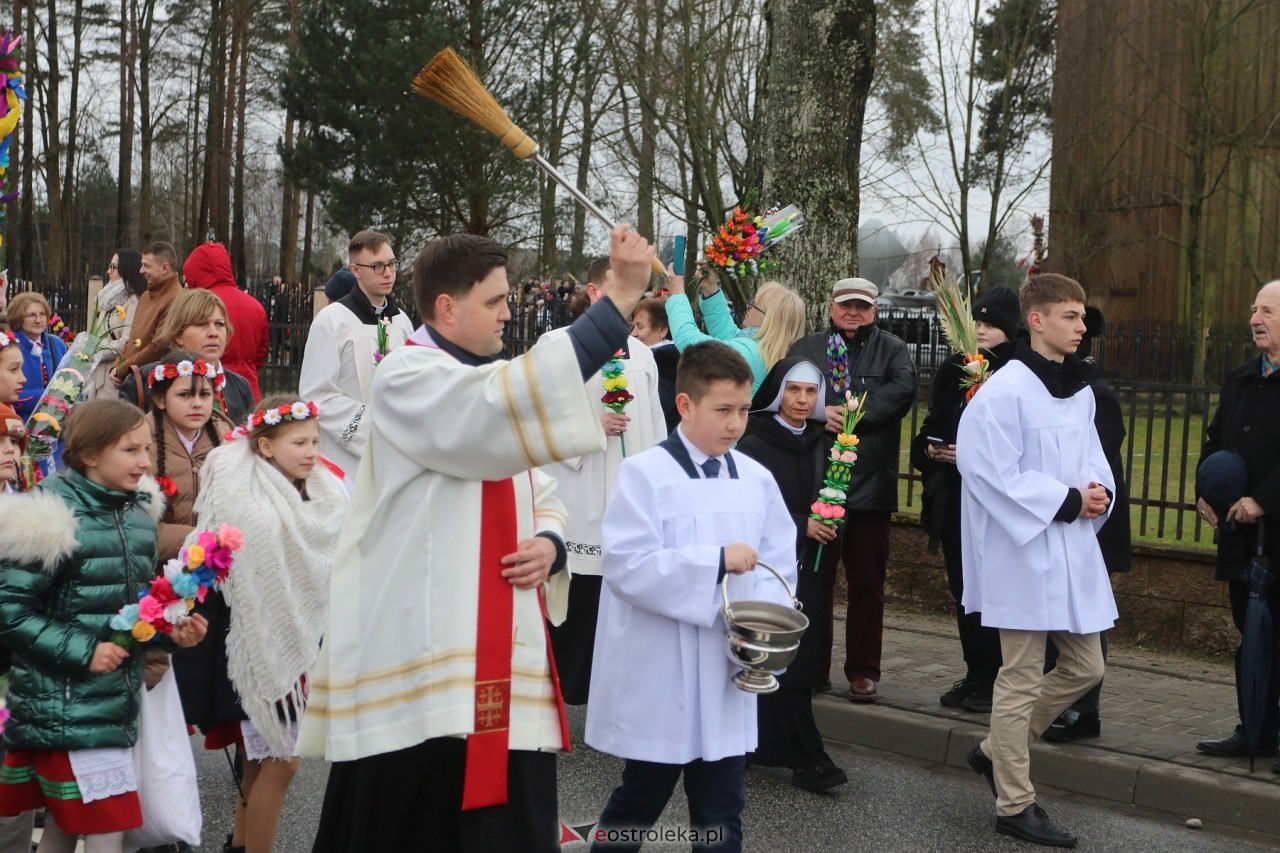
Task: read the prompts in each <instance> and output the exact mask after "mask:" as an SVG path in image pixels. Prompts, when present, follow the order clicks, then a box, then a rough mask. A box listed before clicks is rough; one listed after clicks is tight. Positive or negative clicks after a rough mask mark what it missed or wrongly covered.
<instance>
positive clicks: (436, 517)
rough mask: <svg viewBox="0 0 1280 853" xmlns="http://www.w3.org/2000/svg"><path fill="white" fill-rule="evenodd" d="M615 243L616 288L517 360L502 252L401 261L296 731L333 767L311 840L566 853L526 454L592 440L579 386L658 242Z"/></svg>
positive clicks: (617, 335)
mask: <svg viewBox="0 0 1280 853" xmlns="http://www.w3.org/2000/svg"><path fill="white" fill-rule="evenodd" d="M610 242H611V257H612V259H613V260H612V263H613V269H614V273H615V285H614V288H613V291H612V292H611V293H610V295H609V297H607V298H605V299H602V300H600V301H599V302H598V303H596V304H595V305H593V306H592V307H591V308H590V309H589V310H588V311H587V312H586V313H585V314H583V315H582V316H581V317H580V318H578V320H577V321H576V322H575V323H574V324H573V327H572V328H571V329H570V331H569V333H568V334H565V335H563V336H561V337H559V338H558V339H557V340H555V341H552V342H549V343H548V344H547V345H545V346H537V347H535V348H534V349H533V350H532V351H531V352H529V353H527V354H525V355H522V356H520V357H519V358H515V359H512V360H510V361H503V360H501V359H500V358H499V354H500V352H501V350H502V333H503V327H504V325H505V323H506V321H507V320H509V319H510V317H511V312H510V311H509V310H508V308H507V304H508V303H507V299H508V284H507V271H506V260H507V258H506V252H505V251H504V250H503V248H502V247H501V246H500V245H498V244H497V243H495V242H494V241H492V240H489V239H487V238H483V237H476V236H473V235H468V234H458V235H452V236H446V237H438V238H436V239H435V240H432V241H431V242H430V243H428V244H427V246H426V247H425V248H424V249H423V250H422V252H421V253H419V255H418V258H417V260H416V261H415V263H414V269H413V289H414V296H415V297H416V299H417V303H418V309H419V311H420V312H421V314H422V317H423V321H424V323H423V325H422V326H421V327H420V328H418V330H417V331H415V332H414V333H413V334H412V335H411V336H410V337H409V340H408V342H407V343H406V345H405V346H403V347H400V348H398V349H396V350H394V351H392V352H391V353H390V354H389V355H388V356H387V357H386V358H385V359H383V360H382V361H381V363H379V365H378V367H377V370H376V371H375V373H374V380H373V395H372V401H371V404H370V407H371V408H370V411H371V413H372V415H373V417H372V418H371V420H370V434H369V441H368V444H367V445H366V447H365V451H364V458H363V460H362V462H361V465H360V468H359V472H358V473H357V475H356V481H355V487H354V491H353V494H352V497H351V507H350V511H349V514H348V515H347V519H346V523H345V525H344V527H343V530H342V535H341V537H340V539H339V543H338V550H337V555H336V557H335V560H334V568H333V576H332V582H331V585H330V597H329V600H330V612H329V626H328V630H327V632H326V634H325V642H324V646H323V648H322V649H321V657H320V660H319V663H318V666H317V672H316V673H315V678H314V679H313V681H312V685H311V699H310V702H309V703H308V705H307V709H306V713H305V716H304V718H303V724H302V732H301V735H300V737H299V744H298V748H299V752H300V753H302V754H316V753H322V754H323V755H324V756H325V757H326V758H328V759H329V760H330V761H332V762H333V767H332V769H331V771H330V774H329V784H328V788H327V789H326V791H325V800H324V806H323V808H322V810H321V814H320V825H319V829H318V831H317V835H316V840H315V845H314V847H313V848H312V849H313V851H314V853H339V851H342V853H347V852H348V851H356V850H362V851H363V850H377V851H384V850H385V851H402V850H403V851H408V850H450V851H472V850H511V849H519V850H521V851H545V853H553V851H557V850H558V849H559V839H560V832H559V822H558V820H557V807H556V753H557V752H559V751H561V750H567V749H569V735H568V725H567V722H566V720H565V716H564V705H563V703H562V702H561V700H560V693H559V690H558V687H557V683H556V679H555V669H554V661H553V660H552V659H551V656H550V650H549V648H548V643H547V638H546V628H545V620H544V608H543V606H542V602H543V595H544V593H545V594H546V596H547V598H548V599H550V598H552V597H553V594H554V593H555V592H556V590H555V587H557V586H562V585H563V583H564V581H566V580H567V578H566V575H567V573H566V572H564V571H562V569H563V567H564V564H565V546H564V542H563V539H562V538H561V537H562V536H563V535H564V534H563V531H564V520H565V519H564V509H563V506H562V505H561V503H560V502H559V501H558V500H556V498H555V496H554V495H553V494H552V492H553V490H554V489H555V482H554V481H553V480H552V479H551V478H550V477H547V476H546V475H544V474H542V473H541V472H540V471H538V470H536V469H537V467H538V466H540V465H545V464H547V463H549V462H553V461H556V460H559V459H564V458H566V457H569V456H576V455H580V454H587V453H598V452H600V451H602V450H604V446H605V438H604V433H603V432H602V431H601V428H600V419H599V417H598V415H597V413H596V401H595V400H594V399H592V398H591V397H590V396H589V395H588V394H587V391H586V389H585V387H584V385H583V381H584V379H585V378H586V377H589V376H591V375H593V374H595V373H596V371H598V370H599V369H600V367H601V366H602V365H603V364H604V363H605V361H607V360H608V359H609V358H610V357H611V356H612V355H613V353H615V352H617V350H618V347H620V346H621V345H622V343H623V341H624V340H626V337H627V326H628V324H627V321H626V320H625V319H624V317H629V316H630V315H631V312H632V310H633V309H634V308H635V305H636V303H637V302H638V301H639V298H640V296H641V295H642V294H643V292H644V289H645V286H646V285H647V283H648V280H649V266H650V264H651V263H652V262H653V256H654V250H653V248H652V247H651V246H650V245H649V244H648V243H647V242H646V241H645V240H644V238H642V237H639V236H637V235H635V234H632V233H630V232H629V231H628V230H627V228H626V226H618V227H617V228H615V229H613V231H612V232H611V233H610ZM549 579H550V580H549ZM561 613H563V611H561Z"/></svg>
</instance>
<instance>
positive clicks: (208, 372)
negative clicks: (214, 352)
mask: <svg viewBox="0 0 1280 853" xmlns="http://www.w3.org/2000/svg"><path fill="white" fill-rule="evenodd" d="M218 372H219V371H218V369H217V368H216V367H214V366H213V365H212V364H210V363H209V362H207V361H205V360H204V359H203V358H197V359H196V360H195V361H187V360H186V359H183V360H182V361H180V362H178V363H177V364H157V365H156V366H155V367H154V368H152V370H151V373H150V374H149V375H148V376H147V387H148V388H154V387H155V384H156V383H157V382H169V381H172V380H174V379H179V378H181V377H185V376H203V377H205V378H206V379H208V380H209V381H210V382H212V381H213V380H214V377H215V376H217V374H218Z"/></svg>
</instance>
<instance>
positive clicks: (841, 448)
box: [809, 391, 867, 572]
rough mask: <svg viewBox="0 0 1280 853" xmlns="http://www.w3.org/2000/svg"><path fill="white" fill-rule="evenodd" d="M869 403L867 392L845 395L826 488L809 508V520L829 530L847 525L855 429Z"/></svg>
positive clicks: (816, 561)
mask: <svg viewBox="0 0 1280 853" xmlns="http://www.w3.org/2000/svg"><path fill="white" fill-rule="evenodd" d="M866 402H867V392H866V391H863V392H862V396H861V397H856V396H854V393H853V392H852V391H845V392H844V404H843V405H842V406H841V407H840V408H841V410H842V414H843V421H842V423H841V429H840V432H839V434H837V435H836V441H835V444H833V445H832V446H831V460H830V461H829V462H828V463H827V475H826V477H824V478H823V480H822V488H821V489H819V490H818V499H817V500H816V501H814V502H813V503H812V504H811V505H810V506H809V513H810V514H809V517H810V518H812V519H813V520H814V521H817V522H820V523H822V524H825V525H827V526H828V527H839V526H840V525H841V524H842V523H844V516H845V509H844V504H845V501H846V500H847V499H848V496H849V480H850V478H851V476H852V471H853V463H855V462H857V461H858V435H857V433H855V432H854V430H856V429H857V428H858V423H859V422H860V421H861V420H862V416H863V414H864V412H863V405H864V404H865V403H866ZM825 544H826V543H823V544H822V545H819V546H818V555H817V557H816V558H815V559H814V562H813V570H814V571H815V572H816V571H818V567H819V566H820V565H821V564H822V549H823V547H824V546H825Z"/></svg>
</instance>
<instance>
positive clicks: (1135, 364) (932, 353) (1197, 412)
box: [8, 281, 1255, 545]
mask: <svg viewBox="0 0 1280 853" xmlns="http://www.w3.org/2000/svg"><path fill="white" fill-rule="evenodd" d="M406 284H407V282H403V281H402V282H401V285H400V286H398V287H397V291H396V295H397V298H398V299H399V301H400V303H401V305H402V306H403V307H404V308H405V309H406V310H407V311H408V312H409V313H410V316H411V318H412V319H413V322H414V323H415V325H416V324H417V323H418V321H419V318H418V316H417V311H416V310H415V309H414V307H413V299H412V296H411V294H410V293H409V292H408V291H407V289H406V288H405V285H406ZM27 289H35V290H39V291H40V292H41V293H44V294H45V296H46V298H48V299H49V301H50V305H51V307H53V309H54V310H55V311H56V312H57V313H59V314H60V315H61V316H62V317H63V319H64V320H66V321H67V323H68V325H70V326H71V327H72V328H73V329H76V330H80V329H83V328H84V326H85V323H86V322H87V313H88V304H87V303H88V286H87V284H86V283H83V282H72V281H61V282H40V283H38V284H36V283H31V282H21V281H11V282H10V283H9V288H8V294H9V296H10V297H12V296H13V295H14V294H16V293H18V292H21V291H22V290H27ZM247 290H248V292H249V293H250V295H252V296H253V297H254V298H256V299H258V301H259V302H261V303H262V305H263V307H264V308H265V309H266V311H267V318H268V323H269V329H270V341H269V346H268V355H267V362H266V364H265V365H264V366H263V367H262V369H261V370H260V371H259V377H260V382H261V385H262V388H263V390H264V391H277V390H278V391H286V390H290V389H296V388H297V386H298V375H299V371H300V369H301V364H302V353H303V349H304V347H305V346H306V341H307V333H308V330H309V328H310V325H311V318H312V316H313V314H314V310H315V308H314V305H315V295H314V293H313V292H312V291H311V290H308V289H305V288H303V287H302V286H300V285H296V284H295V285H280V284H273V283H271V282H253V283H251V284H250V285H249V287H248V288H247ZM321 301H323V300H321ZM510 310H511V319H510V320H509V321H508V322H507V327H506V341H507V352H508V354H510V355H518V354H520V353H523V352H525V351H527V350H528V349H529V347H531V346H532V345H533V344H534V342H536V341H537V339H538V337H539V336H541V335H542V334H544V333H545V332H547V331H549V330H551V329H555V328H559V327H561V326H564V325H566V324H568V323H569V322H570V317H569V309H568V303H567V302H565V301H562V300H559V299H545V300H542V304H538V301H537V299H536V298H535V299H534V300H533V301H529V300H528V299H527V298H526V294H524V293H520V292H518V291H515V290H513V295H512V301H511V304H510ZM877 323H878V324H879V325H880V326H882V327H883V328H886V329H888V330H889V331H892V332H893V333H894V334H896V335H898V336H899V337H901V338H902V339H903V341H905V342H906V344H907V347H908V348H909V349H910V351H911V354H912V359H913V360H914V361H915V363H916V366H917V368H918V369H919V371H920V388H919V392H918V393H917V395H916V398H915V401H914V402H913V405H912V407H911V411H910V412H908V413H907V415H906V417H905V418H904V420H903V446H902V455H901V459H900V464H899V478H900V479H901V481H902V497H903V501H902V505H903V508H904V509H905V510H907V511H917V510H918V509H919V506H920V485H921V481H920V477H919V474H918V473H917V472H915V471H913V470H911V468H910V465H909V463H908V461H907V456H908V454H907V448H908V445H909V443H910V438H911V436H914V435H915V434H916V433H917V432H918V431H919V427H920V422H921V421H922V420H923V418H924V415H925V412H926V411H927V408H928V399H929V388H930V383H931V382H932V378H933V374H934V371H935V370H936V368H937V366H938V365H939V364H941V363H942V362H943V361H944V360H946V359H947V358H948V357H949V356H950V349H949V347H948V346H947V344H946V341H945V339H944V337H943V336H942V332H941V329H940V328H939V326H938V323H937V320H936V315H935V312H934V311H933V310H932V309H919V308H898V307H892V308H889V307H886V308H884V309H882V310H881V311H880V314H879V317H878V319H877ZM1198 342H1199V341H1198V338H1197V337H1196V336H1195V335H1193V334H1191V333H1190V332H1189V330H1187V329H1186V328H1185V327H1180V326H1177V325H1173V324H1159V323H1141V322H1135V323H1116V324H1112V325H1111V326H1110V327H1109V329H1108V331H1107V334H1106V335H1105V336H1103V337H1102V338H1099V339H1097V340H1096V341H1095V342H1094V348H1093V354H1094V357H1095V359H1096V361H1097V362H1098V364H1099V365H1100V366H1101V368H1102V369H1103V373H1104V375H1105V376H1106V377H1107V379H1108V381H1109V382H1110V383H1111V385H1112V387H1113V389H1114V390H1115V391H1116V393H1117V395H1118V396H1119V398H1120V403H1121V406H1122V408H1123V410H1124V413H1125V419H1126V431H1127V437H1126V441H1125V447H1124V461H1125V472H1126V477H1127V480H1128V483H1129V491H1130V498H1129V503H1130V506H1129V508H1128V509H1129V511H1130V517H1131V522H1132V529H1133V533H1134V535H1135V537H1136V538H1137V539H1139V540H1142V539H1147V540H1152V541H1162V542H1174V543H1182V544H1199V545H1208V544H1211V542H1212V532H1211V531H1210V530H1208V529H1207V528H1206V527H1205V526H1204V525H1203V523H1202V521H1201V520H1200V518H1199V516H1198V514H1197V513H1196V512H1195V491H1194V480H1195V470H1196V467H1197V465H1198V463H1199V459H1200V448H1201V446H1202V444H1203V441H1204V433H1205V429H1206V427H1207V425H1208V423H1209V419H1210V418H1211V417H1212V413H1213V411H1214V409H1215V408H1216V406H1217V398H1218V390H1219V389H1218V385H1217V384H1216V380H1217V378H1220V377H1223V376H1225V375H1226V373H1227V372H1228V371H1229V370H1230V369H1232V368H1234V367H1236V366H1237V365H1239V364H1242V363H1243V362H1245V361H1246V360H1247V359H1249V358H1251V357H1253V355H1254V354H1255V349H1254V344H1253V342H1252V339H1251V337H1250V336H1249V334H1248V330H1247V329H1245V328H1238V327H1235V326H1232V327H1230V328H1220V329H1213V330H1211V331H1210V333H1209V335H1208V337H1207V339H1206V340H1205V345H1206V356H1207V357H1206V362H1205V363H1206V370H1205V375H1206V376H1208V377H1213V379H1211V380H1210V381H1209V383H1207V384H1205V385H1193V384H1190V383H1189V378H1190V365H1191V353H1192V351H1193V348H1194V347H1195V346H1196V345H1198ZM1156 379H1159V380H1160V381H1154V380H1156Z"/></svg>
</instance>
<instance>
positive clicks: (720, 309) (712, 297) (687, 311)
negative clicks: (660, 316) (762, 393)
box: [666, 273, 804, 394]
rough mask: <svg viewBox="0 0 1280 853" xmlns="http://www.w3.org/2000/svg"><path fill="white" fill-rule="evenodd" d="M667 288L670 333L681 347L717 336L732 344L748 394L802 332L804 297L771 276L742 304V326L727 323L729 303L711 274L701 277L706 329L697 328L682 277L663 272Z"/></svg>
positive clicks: (758, 385) (731, 318)
mask: <svg viewBox="0 0 1280 853" xmlns="http://www.w3.org/2000/svg"><path fill="white" fill-rule="evenodd" d="M667 288H668V289H669V290H670V291H671V295H670V296H668V297H667V305H666V307H667V320H668V321H669V322H670V324H671V338H672V340H674V341H675V342H676V348H677V349H679V350H680V351H681V352H683V351H684V350H685V349H686V348H688V347H690V346H692V345H693V344H696V343H699V342H701V341H706V340H712V339H715V340H720V341H723V342H724V343H726V344H728V345H729V346H731V347H733V348H734V349H735V350H737V351H738V353H739V354H740V355H742V356H743V357H744V358H746V360H747V364H749V365H751V374H752V379H751V393H752V394H754V393H755V392H756V391H757V390H758V389H759V388H760V383H761V382H763V381H764V378H765V376H766V375H768V373H769V371H770V370H771V369H772V368H773V366H774V365H775V364H777V363H778V362H779V361H780V360H781V359H782V358H783V356H785V355H786V354H787V350H789V349H791V345H792V344H794V343H795V342H796V341H798V340H800V338H801V337H802V336H803V335H804V300H803V299H801V298H800V297H799V296H798V295H796V293H795V291H793V290H791V288H789V287H787V286H786V285H784V284H780V283H778V282H776V281H768V282H765V283H764V284H762V285H760V289H759V290H757V291H756V295H755V297H754V298H753V299H752V300H751V301H750V302H748V303H747V310H746V311H745V312H744V313H743V315H742V328H741V329H739V328H738V326H737V324H735V323H734V322H733V315H732V314H731V313H730V311H729V303H728V301H727V300H726V299H725V295H724V291H723V290H721V289H720V282H719V280H718V279H717V278H716V275H715V273H709V274H708V275H707V276H706V278H704V279H703V280H702V288H701V290H702V298H701V300H699V304H700V306H701V307H702V319H703V322H705V323H706V325H707V332H708V334H703V333H702V332H701V331H699V329H698V324H697V322H696V321H695V320H694V319H693V307H692V306H691V305H690V304H689V297H688V296H686V295H685V292H684V276H678V275H672V274H669V275H668V278H667Z"/></svg>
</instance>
